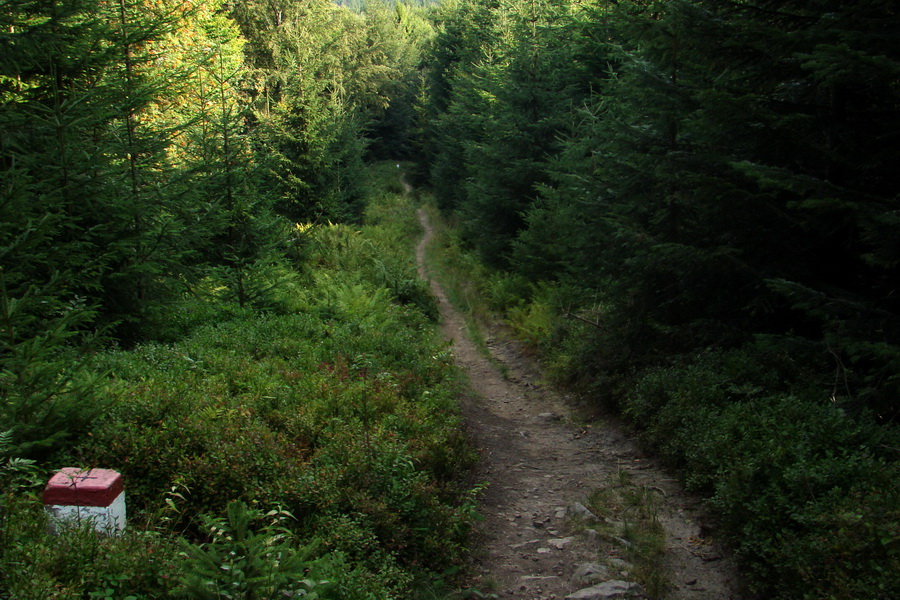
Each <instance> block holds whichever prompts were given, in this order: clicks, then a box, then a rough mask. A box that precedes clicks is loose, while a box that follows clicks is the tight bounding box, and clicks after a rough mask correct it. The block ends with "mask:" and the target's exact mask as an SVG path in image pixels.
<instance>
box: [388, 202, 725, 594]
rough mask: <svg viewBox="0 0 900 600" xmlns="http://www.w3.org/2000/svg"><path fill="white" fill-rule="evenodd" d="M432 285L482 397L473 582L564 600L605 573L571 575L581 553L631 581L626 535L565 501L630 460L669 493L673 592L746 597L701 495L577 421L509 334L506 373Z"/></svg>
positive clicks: (476, 415) (501, 357) (476, 435)
mask: <svg viewBox="0 0 900 600" xmlns="http://www.w3.org/2000/svg"><path fill="white" fill-rule="evenodd" d="M404 187H405V186H404ZM418 217H419V221H420V223H421V224H422V228H423V229H424V232H425V233H424V236H423V238H422V240H421V242H420V243H419V245H418V247H417V248H416V258H417V261H418V265H419V266H418V271H419V276H420V277H422V278H423V279H426V280H427V279H430V278H429V277H428V273H427V271H426V268H425V263H424V254H425V247H426V245H427V244H428V243H429V242H430V240H431V238H432V229H431V226H430V224H429V222H428V217H427V215H426V213H425V212H424V211H422V210H420V211H419V213H418ZM430 283H431V288H432V290H433V292H434V294H435V296H436V297H437V298H438V301H439V303H440V310H441V315H442V317H443V324H442V328H443V333H444V335H445V336H446V337H447V338H448V339H450V340H452V341H453V353H454V357H455V360H456V363H457V364H458V365H459V366H460V367H461V368H462V369H464V370H465V372H466V373H467V374H468V377H469V380H470V381H471V385H472V387H473V389H474V391H475V392H476V393H477V394H478V396H479V397H478V398H477V399H474V400H468V401H466V402H465V404H464V407H463V411H464V416H465V420H466V423H467V427H468V429H469V432H470V435H471V437H472V439H473V440H474V442H475V443H476V444H477V446H478V448H479V451H480V453H481V456H482V461H481V464H480V467H479V473H478V474H477V476H478V478H479V479H478V481H482V482H486V483H487V485H488V487H487V489H486V491H485V493H484V496H483V501H482V504H481V507H480V511H481V514H482V515H483V516H484V521H483V522H482V523H481V524H480V527H479V532H478V537H477V546H476V556H475V557H474V558H473V565H474V568H473V570H474V575H473V581H470V582H469V585H470V586H471V587H472V588H474V589H477V590H480V591H482V592H484V593H487V592H490V593H494V594H496V595H497V596H498V597H499V598H517V599H518V598H527V599H544V600H552V599H562V598H565V597H566V596H567V595H570V594H572V593H574V592H576V591H578V590H580V589H582V588H586V587H589V586H590V585H591V583H597V581H593V582H590V583H587V582H585V580H576V579H573V575H574V573H575V571H576V569H577V568H578V566H579V565H582V564H584V563H600V564H605V565H607V566H610V569H611V571H610V573H609V575H608V576H605V577H603V578H602V579H601V581H602V580H604V579H624V580H628V572H627V571H628V565H627V564H626V565H623V564H622V563H621V562H617V560H616V559H618V558H621V557H622V555H623V553H622V551H621V545H616V543H615V541H610V540H598V539H597V536H593V537H591V536H587V535H584V534H583V533H582V534H574V533H572V532H571V531H570V526H571V521H569V520H567V518H566V516H564V515H563V511H562V510H561V509H563V508H564V507H571V506H573V504H574V503H576V502H581V503H585V502H586V499H587V497H588V495H589V494H590V493H591V491H592V490H595V489H597V488H600V487H602V486H603V485H604V483H605V482H607V481H608V478H609V477H610V475H612V474H615V473H617V472H619V471H622V470H624V471H627V472H628V473H630V474H631V476H632V481H633V482H634V483H635V484H636V485H640V486H646V487H647V488H648V489H651V490H654V493H656V494H659V495H660V497H661V502H660V505H661V510H660V514H659V518H660V520H661V522H662V523H663V525H664V527H665V529H666V538H667V541H666V546H667V556H666V566H667V567H668V569H669V571H670V581H671V584H672V587H671V589H670V592H669V594H668V596H667V598H672V599H691V600H701V599H702V600H727V599H736V598H738V597H739V596H738V593H737V591H736V589H737V584H736V581H737V580H736V575H735V572H734V568H733V565H732V562H731V560H730V559H728V558H725V557H724V555H723V553H722V551H720V550H719V549H718V548H717V547H716V546H715V544H713V543H712V542H711V541H710V540H708V539H706V538H705V534H706V528H705V527H704V525H703V520H702V519H703V517H702V515H701V512H700V507H699V503H698V501H697V499H696V498H692V497H691V496H689V495H687V494H685V493H684V492H683V491H682V490H681V488H680V486H679V484H678V482H677V481H676V480H675V479H673V478H672V476H671V475H669V474H666V473H665V472H664V471H663V470H662V469H661V468H659V466H658V465H657V464H656V463H655V461H654V460H653V459H652V458H650V457H647V456H645V455H644V454H643V453H642V452H641V451H640V449H639V447H638V446H637V444H636V443H635V441H634V440H633V439H631V438H629V436H628V434H627V433H625V432H624V430H622V429H620V428H617V427H615V426H613V425H607V424H603V423H592V424H591V425H584V424H581V425H578V424H577V423H578V422H579V421H580V419H578V418H577V417H576V416H575V411H574V409H573V408H571V407H570V406H569V404H568V403H567V402H566V399H565V398H564V397H562V396H560V395H559V394H558V393H556V392H554V391H553V390H552V389H550V388H549V387H548V386H546V385H544V384H543V383H542V382H541V379H540V374H539V373H538V372H537V371H536V370H535V369H534V367H533V365H531V364H530V361H529V360H528V359H526V358H525V356H524V355H523V354H522V353H521V352H520V351H519V350H518V349H517V347H516V345H515V344H514V343H513V342H510V341H506V340H501V339H499V338H498V339H491V338H489V339H488V347H489V349H490V351H491V353H492V354H493V356H494V358H495V359H496V360H498V361H500V362H501V363H503V364H504V365H505V366H506V367H507V369H508V376H507V377H506V378H504V377H503V376H501V374H500V373H498V372H497V370H496V369H495V368H494V367H493V366H492V365H491V363H490V362H489V361H488V360H487V359H486V358H485V357H484V356H482V355H481V354H480V353H479V352H478V349H477V348H476V347H475V345H474V344H473V343H472V342H471V340H469V338H468V337H467V336H466V333H465V324H464V320H463V317H462V315H461V314H460V313H459V312H458V311H456V310H455V309H454V308H453V307H452V306H451V305H450V303H449V302H448V301H447V297H446V295H445V294H444V291H443V290H442V289H441V287H440V286H439V285H438V284H437V283H436V282H435V281H434V280H431V282H430ZM569 514H571V513H569Z"/></svg>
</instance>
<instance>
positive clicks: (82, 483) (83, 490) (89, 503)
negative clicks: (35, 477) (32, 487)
mask: <svg viewBox="0 0 900 600" xmlns="http://www.w3.org/2000/svg"><path fill="white" fill-rule="evenodd" d="M44 510H46V511H47V513H48V514H49V516H50V526H51V527H52V528H53V529H54V530H56V529H57V526H58V525H59V524H60V523H61V522H73V521H74V522H76V523H81V522H82V521H83V520H90V521H91V522H92V523H93V525H94V529H96V530H97V531H99V532H101V533H105V534H107V535H115V534H117V533H119V532H120V531H122V530H123V529H125V484H124V482H123V481H122V476H121V475H120V474H119V473H117V472H116V471H112V470H110V469H90V470H87V471H83V470H81V469H78V468H75V467H67V468H65V469H61V470H60V471H59V472H58V473H56V475H54V476H53V477H51V478H50V481H49V482H48V483H47V487H45V488H44Z"/></svg>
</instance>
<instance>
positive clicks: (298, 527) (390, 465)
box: [0, 165, 475, 599]
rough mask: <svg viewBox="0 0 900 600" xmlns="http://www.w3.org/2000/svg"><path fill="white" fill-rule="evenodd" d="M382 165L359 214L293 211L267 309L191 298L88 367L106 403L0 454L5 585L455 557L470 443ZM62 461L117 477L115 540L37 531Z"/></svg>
mask: <svg viewBox="0 0 900 600" xmlns="http://www.w3.org/2000/svg"><path fill="white" fill-rule="evenodd" d="M390 167H393V169H394V170H393V171H391V170H389V169H388V166H387V165H382V166H381V168H380V169H378V168H376V169H375V170H374V172H375V176H374V177H375V183H374V184H373V188H374V190H375V191H374V192H373V193H372V197H373V199H372V205H371V208H370V210H369V214H368V217H367V224H366V225H365V226H363V227H361V228H354V227H350V226H347V225H335V224H317V225H312V224H309V225H308V224H300V225H298V226H297V227H296V231H295V232H294V233H292V235H293V236H294V237H295V248H294V259H295V263H296V264H295V269H294V271H292V272H291V273H286V275H289V276H287V277H285V278H284V281H283V282H282V283H281V284H280V285H277V286H274V287H273V289H272V291H271V293H270V294H269V298H270V299H271V301H270V303H269V307H268V310H265V311H260V310H259V309H258V308H257V309H250V308H243V309H242V308H238V307H236V306H233V305H229V304H227V303H222V302H221V301H220V302H218V303H216V304H206V303H203V302H201V301H200V300H198V299H197V298H191V299H189V300H186V301H185V303H184V304H183V305H182V306H177V307H174V308H173V313H172V322H171V327H170V328H169V329H168V331H167V336H166V341H165V342H149V343H144V344H141V345H138V346H136V347H134V348H132V349H110V350H106V351H101V352H97V353H95V354H94V355H93V356H92V357H91V358H90V359H89V360H88V361H87V362H86V363H85V364H84V365H83V367H82V368H84V369H86V371H87V372H89V373H91V374H94V375H93V376H94V380H95V381H96V383H95V388H94V389H93V392H94V394H95V395H97V396H99V397H104V398H106V401H105V402H106V404H105V405H104V406H105V410H104V411H103V413H102V414H101V415H99V416H98V417H97V418H96V419H95V420H94V421H93V422H92V423H91V424H90V426H89V427H88V428H87V431H86V433H85V434H83V435H78V436H74V438H73V442H72V443H71V444H70V445H68V446H66V447H64V448H62V449H58V450H57V451H56V452H55V453H54V454H53V455H52V456H51V457H50V458H49V459H47V460H44V461H41V462H40V463H32V462H29V461H21V460H12V459H4V460H5V461H6V462H3V463H2V464H0V483H2V484H3V496H2V497H0V598H22V599H26V598H35V599H37V598H41V599H45V598H133V599H137V598H167V597H172V596H176V595H178V596H182V597H191V598H274V597H276V596H278V597H281V595H284V596H285V597H287V596H291V597H294V596H300V595H303V596H304V597H308V598H313V597H322V598H360V599H362V598H367V599H368V598H388V597H401V596H405V595H409V594H410V593H411V592H410V590H412V589H413V588H415V587H416V586H418V585H419V582H420V581H425V582H428V581H429V580H432V579H433V580H439V579H440V578H441V573H442V572H443V571H444V570H446V569H448V568H450V567H451V566H452V565H453V564H454V563H455V562H457V561H459V560H460V559H461V557H462V553H463V548H464V544H465V542H466V537H467V533H468V531H469V528H470V525H471V523H472V520H473V518H474V516H475V515H474V498H473V494H474V492H472V491H470V490H469V489H467V488H466V487H465V485H463V484H462V483H461V481H462V480H463V479H462V475H463V474H464V473H465V471H466V469H467V468H468V467H469V466H470V464H471V463H472V461H473V460H474V453H473V451H472V449H471V448H470V447H469V446H468V445H467V443H466V440H465V439H464V437H463V435H462V434H461V432H460V427H459V416H458V412H457V405H456V402H455V390H454V381H455V379H454V373H453V369H452V366H451V361H450V355H449V352H448V349H447V348H446V346H445V345H444V344H443V342H441V341H439V338H438V336H437V335H436V330H435V328H434V326H433V325H434V317H435V315H436V314H437V313H436V308H435V303H434V300H433V298H432V297H431V295H430V291H429V290H428V288H427V286H426V285H425V284H424V283H421V282H420V281H418V280H417V279H416V276H415V270H414V261H413V257H412V245H413V240H414V239H415V237H416V236H417V235H418V233H419V230H418V227H417V225H416V221H415V215H414V211H413V210H412V207H411V206H410V204H409V202H410V200H409V199H407V198H404V197H401V196H400V195H398V194H396V193H394V192H396V190H395V189H394V190H392V189H391V186H392V185H393V181H394V180H396V178H397V172H396V167H394V165H390ZM176 332H182V333H183V335H181V336H177V335H176ZM8 450H9V448H0V456H2V455H5V454H9V452H8ZM62 466H83V467H104V468H112V469H116V470H118V471H119V472H121V473H122V475H123V477H124V479H125V482H126V494H127V502H128V511H129V524H130V525H129V527H128V529H127V530H126V532H125V533H124V534H123V535H122V536H119V537H110V538H102V537H98V536H96V535H94V534H93V532H91V531H90V530H88V529H85V528H79V527H74V528H72V529H71V530H67V531H64V532H63V533H62V535H60V536H59V537H51V536H49V535H48V534H47V533H46V522H45V517H44V514H43V511H42V508H41V503H40V500H39V498H38V494H37V492H38V490H39V484H37V482H38V481H39V480H43V478H42V477H41V478H39V477H38V475H41V476H43V475H45V474H46V473H47V472H49V471H50V470H52V469H54V468H57V467H62Z"/></svg>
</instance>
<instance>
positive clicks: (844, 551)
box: [625, 349, 900, 599]
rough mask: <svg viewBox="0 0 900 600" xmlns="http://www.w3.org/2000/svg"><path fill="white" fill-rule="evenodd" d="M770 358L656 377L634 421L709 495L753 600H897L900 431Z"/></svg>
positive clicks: (686, 365)
mask: <svg viewBox="0 0 900 600" xmlns="http://www.w3.org/2000/svg"><path fill="white" fill-rule="evenodd" d="M773 358H774V357H773V356H771V355H767V354H766V353H764V352H760V351H758V349H752V350H742V351H730V352H725V351H722V352H716V353H707V354H705V355H703V356H700V357H697V358H696V359H695V360H693V361H686V362H683V363H681V364H677V365H674V366H670V367H665V368H657V369H653V370H651V371H649V372H646V373H645V374H643V376H641V377H640V378H639V380H638V382H637V385H636V386H635V388H634V391H633V392H632V394H631V395H629V397H628V398H627V400H626V402H625V412H626V414H627V415H628V416H629V417H630V418H631V419H632V420H633V422H634V423H635V424H637V425H638V426H639V427H641V428H642V429H643V435H644V438H645V440H647V441H648V442H649V443H650V444H652V445H653V446H654V447H655V448H656V449H657V450H658V451H659V452H660V453H661V454H662V455H663V456H664V457H665V458H667V459H668V460H669V461H670V462H671V463H673V464H674V465H676V466H678V467H679V468H680V469H681V470H682V472H683V473H684V477H685V480H686V482H687V485H688V487H689V488H692V489H695V490H699V491H702V492H704V493H706V494H707V495H708V496H709V498H710V503H711V505H712V506H713V507H714V508H715V510H716V512H717V514H718V515H719V518H720V520H721V524H722V527H723V530H724V532H725V533H726V535H727V536H728V537H729V538H730V540H731V541H732V543H733V545H734V547H735V549H736V551H737V554H738V556H739V558H740V559H741V560H742V561H743V563H744V564H745V565H746V567H747V570H748V575H749V578H748V579H749V580H750V582H751V585H752V587H753V588H754V589H755V591H757V592H759V593H767V594H770V595H772V597H777V598H810V599H813V598H824V597H828V598H893V597H897V596H898V595H900V578H898V577H897V576H896V573H897V572H898V569H900V535H898V534H900V529H898V525H897V523H900V520H898V517H900V492H898V491H897V489H896V481H897V476H898V475H900V468H898V464H897V461H896V448H898V447H900V432H898V431H897V430H896V428H892V427H884V426H881V425H879V424H877V423H876V421H875V419H874V418H872V417H871V416H866V415H860V416H853V415H851V414H850V413H848V412H847V411H846V410H844V408H842V406H841V404H840V402H839V401H838V400H837V399H836V398H829V397H828V396H827V394H826V393H824V391H823V392H822V393H820V394H818V395H817V394H814V393H812V392H811V391H809V386H807V385H805V384H803V383H802V382H800V381H797V380H796V379H795V380H791V379H788V378H787V376H788V374H789V371H790V366H789V365H788V364H786V363H785V362H784V361H773ZM779 363H780V364H779Z"/></svg>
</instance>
